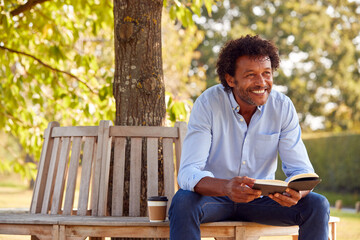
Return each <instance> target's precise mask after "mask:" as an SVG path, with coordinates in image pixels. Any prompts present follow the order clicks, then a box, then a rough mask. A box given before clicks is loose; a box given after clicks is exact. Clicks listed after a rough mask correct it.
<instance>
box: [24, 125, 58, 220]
mask: <svg viewBox="0 0 360 240" xmlns="http://www.w3.org/2000/svg"><path fill="white" fill-rule="evenodd" d="M58 126H60V124H59V123H58V122H50V123H49V125H48V128H47V129H46V130H45V133H44V143H43V146H42V149H41V156H40V161H39V167H38V173H37V177H36V181H35V184H34V190H33V197H32V200H31V206H30V213H32V214H34V213H39V212H40V211H41V207H42V203H43V201H42V200H43V196H44V191H45V186H46V180H47V175H48V170H49V165H50V161H49V160H50V158H51V152H52V151H51V149H52V147H53V143H54V141H53V139H52V138H50V134H51V131H52V129H53V128H54V127H58Z"/></svg>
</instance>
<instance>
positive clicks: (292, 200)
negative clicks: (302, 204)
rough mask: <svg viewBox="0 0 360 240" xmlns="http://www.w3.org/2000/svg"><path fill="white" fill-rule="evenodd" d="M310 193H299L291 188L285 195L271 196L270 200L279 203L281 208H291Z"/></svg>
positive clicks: (276, 194)
mask: <svg viewBox="0 0 360 240" xmlns="http://www.w3.org/2000/svg"><path fill="white" fill-rule="evenodd" d="M308 193H309V191H304V192H297V191H295V190H293V189H291V188H287V189H286V192H285V193H284V194H281V193H275V194H269V198H271V199H272V200H274V201H276V202H278V203H279V204H280V205H281V206H284V207H291V206H294V205H296V204H297V203H298V201H299V200H300V199H301V198H302V197H304V196H306V195H307V194H308Z"/></svg>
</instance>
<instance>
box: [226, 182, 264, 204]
mask: <svg viewBox="0 0 360 240" xmlns="http://www.w3.org/2000/svg"><path fill="white" fill-rule="evenodd" d="M254 183H255V179H253V178H248V177H234V178H232V179H230V180H229V181H228V182H227V183H226V184H225V187H224V194H225V195H226V196H228V197H229V198H230V199H231V200H232V201H234V202H240V203H247V202H251V201H252V200H254V199H256V198H258V197H260V196H261V191H260V190H255V189H252V187H253V186H254Z"/></svg>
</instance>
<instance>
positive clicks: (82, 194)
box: [77, 137, 96, 216]
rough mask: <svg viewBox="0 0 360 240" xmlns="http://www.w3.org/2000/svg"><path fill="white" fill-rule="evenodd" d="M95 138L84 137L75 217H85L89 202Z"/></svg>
mask: <svg viewBox="0 0 360 240" xmlns="http://www.w3.org/2000/svg"><path fill="white" fill-rule="evenodd" d="M95 146H96V145H95V138H94V137H86V138H85V144H84V151H83V159H82V163H81V166H82V170H81V180H80V191H79V202H78V211H77V215H81V216H85V215H86V213H87V207H88V202H89V191H90V180H91V166H92V160H93V157H94V151H95Z"/></svg>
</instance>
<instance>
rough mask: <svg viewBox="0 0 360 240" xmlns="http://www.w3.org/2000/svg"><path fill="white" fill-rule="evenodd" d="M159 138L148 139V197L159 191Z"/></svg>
mask: <svg viewBox="0 0 360 240" xmlns="http://www.w3.org/2000/svg"><path fill="white" fill-rule="evenodd" d="M158 142H159V141H158V139H157V138H148V139H147V197H151V196H157V195H158V194H159V193H158V184H157V183H158V169H159V168H158V158H159V154H158V145H159V144H158Z"/></svg>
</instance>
